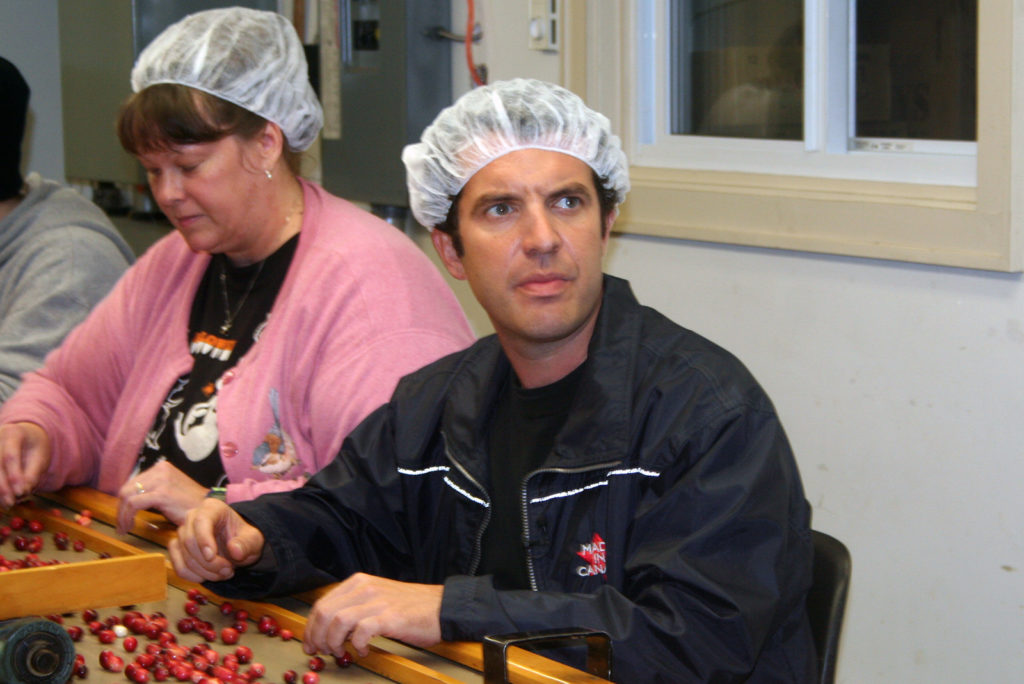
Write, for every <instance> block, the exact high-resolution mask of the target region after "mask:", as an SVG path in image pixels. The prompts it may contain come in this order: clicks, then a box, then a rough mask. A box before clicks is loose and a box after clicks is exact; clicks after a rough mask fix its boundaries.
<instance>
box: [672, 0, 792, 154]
mask: <svg viewBox="0 0 1024 684" xmlns="http://www.w3.org/2000/svg"><path fill="white" fill-rule="evenodd" d="M671 25H672V38H673V40H672V56H671V62H672V66H671V68H672V75H671V79H672V83H673V86H674V92H673V94H672V112H671V119H672V133H673V134H691V135H707V136H719V137H735V138H766V139H778V140H800V139H802V138H803V134H804V122H803V118H804V105H803V72H804V49H803V48H804V32H803V0H673V2H672V7H671Z"/></svg>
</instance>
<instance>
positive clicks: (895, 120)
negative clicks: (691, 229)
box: [631, 0, 977, 186]
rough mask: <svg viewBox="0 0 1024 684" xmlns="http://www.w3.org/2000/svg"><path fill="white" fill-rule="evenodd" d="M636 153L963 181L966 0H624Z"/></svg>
mask: <svg viewBox="0 0 1024 684" xmlns="http://www.w3.org/2000/svg"><path fill="white" fill-rule="evenodd" d="M634 41H635V42H634V45H635V54H636V61H635V65H636V74H635V79H636V83H637V88H636V98H637V99H636V103H635V105H636V110H637V112H638V115H637V119H636V122H635V124H636V128H635V136H636V137H635V139H634V140H633V141H631V142H632V143H633V145H632V147H633V154H634V159H635V161H636V163H639V164H645V165H652V166H666V167H678V168H704V169H717V170H731V171H744V172H755V173H756V172H763V173H782V174H795V175H801V174H802V175H814V176H818V177H822V176H824V177H832V178H851V179H856V178H860V179H870V180H890V181H907V180H910V181H912V182H919V183H938V184H944V185H960V186H972V185H974V184H975V183H976V182H977V177H976V172H975V155H976V144H975V139H976V138H975V130H976V108H977V105H976V96H975V93H976V89H977V76H976V58H975V55H976V51H977V2H976V0H933V1H931V2H927V3H922V2H919V1H918V0H638V1H637V2H636V35H635V37H634Z"/></svg>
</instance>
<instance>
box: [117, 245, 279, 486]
mask: <svg viewBox="0 0 1024 684" xmlns="http://www.w3.org/2000/svg"><path fill="white" fill-rule="evenodd" d="M298 239H299V238H298V236H297V235H296V236H294V237H292V238H291V239H290V240H289V241H288V242H286V243H285V244H284V245H282V246H281V247H280V248H279V249H278V250H277V251H276V252H274V253H273V254H272V255H270V256H269V257H267V259H265V260H264V261H263V262H262V263H256V264H251V265H247V266H234V265H233V264H231V262H230V260H228V259H227V257H225V256H224V255H221V254H217V255H214V256H213V258H211V259H210V265H209V266H208V267H207V269H206V273H205V274H204V275H203V279H202V281H201V282H200V284H199V287H198V289H197V290H196V296H195V299H194V300H193V302H192V313H191V315H190V318H189V330H188V336H189V348H190V351H191V353H192V359H193V366H192V370H191V372H189V373H186V374H185V375H183V376H181V377H180V378H178V380H177V382H175V384H174V387H173V388H171V391H170V393H169V394H168V395H167V399H166V400H164V403H163V405H162V406H161V407H160V409H159V411H158V412H157V415H156V419H155V421H154V422H153V427H152V428H151V429H150V431H149V433H147V435H146V440H145V442H144V443H143V446H142V450H141V452H140V454H139V462H138V465H137V467H136V470H137V471H142V470H146V469H148V468H150V467H152V466H153V465H154V464H155V463H156V462H157V461H160V460H164V459H166V460H167V461H170V463H171V464H172V465H174V466H175V467H177V468H178V469H179V470H181V471H182V472H184V473H185V474H186V475H188V476H189V477H190V478H192V479H193V480H195V481H196V482H198V483H199V484H200V485H202V486H204V487H215V486H223V485H225V484H226V479H227V478H226V475H225V474H224V464H223V462H222V461H221V459H220V453H219V449H218V443H219V431H218V429H217V395H218V392H219V391H220V385H221V381H220V378H221V377H222V376H223V375H224V373H225V372H226V371H227V370H228V369H230V368H232V367H234V366H235V365H236V364H237V363H238V360H239V359H241V358H242V357H243V356H244V355H245V354H246V352H248V351H249V349H250V348H252V346H253V344H255V343H256V341H257V340H258V339H259V337H260V333H261V332H262V330H263V328H264V326H265V325H266V324H267V321H268V319H269V317H270V313H271V309H272V308H273V306H274V299H275V298H276V297H277V293H278V291H280V289H281V285H282V283H283V282H284V279H285V276H286V275H287V274H288V267H289V265H290V264H291V261H292V257H293V256H294V254H295V247H296V246H297V245H298ZM222 273H223V274H224V276H225V283H224V284H225V285H226V291H227V297H226V300H227V302H226V304H227V305H226V306H225V296H224V291H225V288H224V287H223V286H222V283H221V274H222ZM229 311H230V312H232V313H235V314H236V315H235V317H234V320H233V321H232V324H231V326H230V328H228V329H227V331H226V332H222V330H221V328H222V326H223V325H224V324H225V323H226V321H227V320H228V317H229V314H228V312H229Z"/></svg>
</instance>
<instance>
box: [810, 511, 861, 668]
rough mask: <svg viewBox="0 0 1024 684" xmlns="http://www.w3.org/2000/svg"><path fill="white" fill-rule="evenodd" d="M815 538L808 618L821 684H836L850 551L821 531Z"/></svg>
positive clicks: (814, 533)
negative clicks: (815, 649)
mask: <svg viewBox="0 0 1024 684" xmlns="http://www.w3.org/2000/svg"><path fill="white" fill-rule="evenodd" d="M811 536H812V537H813V541H814V580H813V582H812V584H811V589H810V591H809V592H807V615H808V617H809V618H810V622H811V633H812V634H813V635H814V646H815V648H817V650H818V673H819V679H818V682H819V684H833V682H834V681H835V675H836V659H837V656H838V655H839V635H840V633H841V632H842V628H843V613H844V610H845V608H846V593H847V589H848V588H849V586H850V572H851V565H852V563H851V560H850V552H849V550H847V548H846V546H845V545H844V544H843V543H842V542H841V541H839V540H838V539H836V538H835V537H830V536H829V535H827V534H825V533H824V532H818V531H817V530H811Z"/></svg>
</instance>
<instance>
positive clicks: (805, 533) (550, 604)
mask: <svg viewBox="0 0 1024 684" xmlns="http://www.w3.org/2000/svg"><path fill="white" fill-rule="evenodd" d="M403 160H404V162H405V164H406V169H407V172H408V185H409V192H410V197H411V204H412V210H413V213H414V215H415V216H416V218H417V220H418V221H419V222H420V223H422V224H424V225H425V226H427V227H429V228H430V229H431V230H432V231H433V232H432V238H433V242H434V246H435V247H436V248H437V250H438V252H439V254H440V256H441V259H442V261H443V262H444V264H445V266H446V267H447V269H448V270H449V272H451V274H452V275H453V276H455V277H456V278H462V279H466V280H467V281H468V282H469V284H470V286H471V287H472V290H473V292H474V294H475V295H476V297H477V298H478V299H479V300H480V302H481V304H482V305H483V307H484V309H485V310H486V311H487V313H488V315H489V317H490V319H491V321H492V323H493V325H494V328H495V331H496V334H495V335H492V336H490V337H487V338H484V339H482V340H480V341H478V342H477V343H476V344H475V345H473V346H472V347H470V348H469V349H468V350H466V351H464V352H459V353H457V354H454V355H452V356H449V357H447V358H445V359H442V360H440V361H438V362H436V363H433V364H431V365H429V366H427V367H425V368H423V369H422V370H420V371H418V372H416V373H413V374H412V375H410V376H407V377H406V378H405V379H404V380H403V381H402V382H401V383H400V385H399V386H398V389H397V390H396V391H395V394H394V395H393V397H392V399H391V401H390V403H388V404H387V405H385V406H384V407H382V408H381V409H379V410H378V411H376V412H375V413H373V414H372V415H371V416H370V417H368V418H367V419H366V420H365V421H364V422H363V423H362V424H361V425H360V426H359V427H358V428H356V429H355V431H353V432H352V434H351V435H350V437H349V438H348V439H347V440H346V442H345V444H344V445H343V447H342V449H341V452H340V453H339V454H338V456H337V458H336V459H335V460H334V462H333V463H331V464H330V465H328V466H327V467H326V468H325V469H324V470H323V471H322V472H321V473H320V474H318V475H317V476H316V477H314V478H313V479H312V480H311V481H310V482H309V483H308V484H307V485H306V486H305V487H303V488H301V489H298V490H295V491H294V492H290V493H287V494H273V495H268V496H265V497H261V498H260V499H258V500H256V501H252V502H247V503H241V504H238V505H236V506H235V507H234V508H229V507H228V506H226V505H225V504H223V502H216V501H209V502H206V503H204V505H203V507H201V508H199V509H197V510H196V511H195V512H194V513H193V514H191V515H190V517H189V520H188V521H187V523H186V524H185V525H184V526H182V528H181V529H180V530H179V541H178V542H177V543H176V544H174V545H173V546H172V548H171V556H172V559H173V560H174V562H175V566H176V567H177V569H178V572H179V573H180V574H182V575H183V576H185V577H188V578H191V579H197V580H212V581H215V582H216V583H215V584H214V585H213V588H214V589H215V590H216V591H217V592H219V593H222V594H227V595H245V596H255V595H266V594H275V593H282V592H294V591H298V590H302V589H307V588H310V587H312V586H315V585H323V584H327V583H331V582H338V581H341V583H340V584H339V585H337V586H336V587H334V588H333V589H331V590H330V592H329V593H327V594H325V595H324V596H323V598H321V599H320V600H319V601H318V602H317V604H316V605H315V606H314V608H313V611H312V613H311V615H310V620H309V623H308V626H307V628H306V633H305V636H304V644H305V647H306V649H307V650H308V651H310V652H313V651H315V650H319V651H324V652H332V653H335V654H340V653H341V651H342V649H343V644H344V642H345V641H347V640H348V641H351V645H352V646H353V647H354V648H355V649H356V650H357V651H358V652H360V653H365V652H366V651H367V643H368V641H369V639H370V638H371V637H373V636H376V635H383V636H388V637H392V638H396V639H400V640H403V641H407V642H409V643H412V644H414V645H420V646H424V645H431V644H433V643H436V642H438V641H439V640H465V639H468V640H478V639H481V638H483V637H484V636H486V635H496V634H508V633H515V632H526V631H536V630H543V629H547V628H570V627H578V628H584V629H589V630H599V631H602V632H605V633H607V634H608V635H609V636H610V638H611V642H612V646H613V654H612V663H613V677H614V679H615V680H616V681H621V682H641V681H642V682H653V681H665V682H669V681H671V682H680V681H686V682H690V681H692V682H700V681H715V682H726V681H748V682H807V681H811V680H812V679H813V678H814V675H813V673H814V663H815V654H814V647H813V645H812V641H811V636H810V631H809V627H808V623H807V619H806V615H805V609H804V599H805V594H806V591H807V588H808V586H809V585H810V582H811V541H810V531H809V522H810V521H809V508H808V505H807V503H806V501H805V500H804V496H803V490H802V486H801V483H800V476H799V473H798V472H797V468H796V464H795V462H794V460H793V456H792V454H791V452H790V448H789V445H788V442H787V440H786V436H785V433H784V432H783V429H782V426H781V424H780V422H779V419H778V417H777V415H776V414H775V411H774V409H773V407H772V404H771V402H770V401H769V399H768V397H767V396H766V395H765V393H764V391H763V390H762V389H761V388H760V387H759V385H758V384H757V382H756V381H755V380H754V379H753V378H752V377H751V375H750V374H749V373H748V371H747V370H746V369H745V368H744V367H743V365H742V364H741V363H740V362H739V361H738V360H736V359H735V358H734V357H733V356H731V355H730V354H729V353H728V352H726V351H724V350H722V349H721V348H719V347H717V346H715V345H714V344H712V343H711V342H709V341H707V340H705V339H703V338H701V337H700V336H698V335H696V334H695V333H692V332H690V331H688V330H685V329H683V328H681V327H679V326H677V325H675V324H674V323H672V322H671V321H669V320H667V319H666V318H664V317H663V316H661V315H659V314H658V313H657V312H655V311H653V310H651V309H648V308H645V307H642V306H640V305H639V304H638V303H637V302H636V300H635V299H634V297H633V295H632V293H631V291H630V288H629V285H628V284H627V283H626V282H625V281H623V280H620V279H617V278H613V277H611V276H607V275H603V274H602V272H601V262H602V257H603V255H604V253H605V248H606V246H607V241H608V235H609V231H610V230H611V227H612V223H613V221H614V219H615V216H616V207H617V205H618V204H619V203H620V202H622V201H623V199H624V198H625V195H626V192H627V191H628V189H629V179H628V167H627V162H626V159H625V155H624V154H623V152H622V150H621V148H620V144H619V140H618V138H617V137H616V136H614V135H612V133H611V131H610V127H609V123H608V120H607V119H606V118H605V117H603V116H602V115H600V114H598V113H596V112H594V111H592V110H590V109H588V108H587V107H586V106H585V105H584V104H583V102H582V101H581V100H580V99H579V98H578V97H576V96H575V95H573V94H572V93H570V92H568V91H566V90H564V89H563V88H560V87H558V86H554V85H551V84H547V83H541V82H537V81H527V80H514V81H507V82H499V83H495V84H492V85H490V86H486V87H483V88H479V89H477V90H474V91H472V92H470V93H468V94H467V95H465V96H464V97H462V98H461V99H460V100H459V101H458V102H456V103H455V104H454V105H453V106H452V107H450V108H448V109H446V110H445V111H443V112H441V114H440V115H439V116H438V118H437V119H436V120H435V121H434V123H433V124H432V125H431V126H430V127H428V128H427V130H426V131H425V132H424V134H423V138H422V142H420V143H418V144H415V145H410V146H409V147H407V148H406V150H405V152H404V154H403ZM564 655H565V654H563V653H560V655H559V657H563V656H564Z"/></svg>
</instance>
